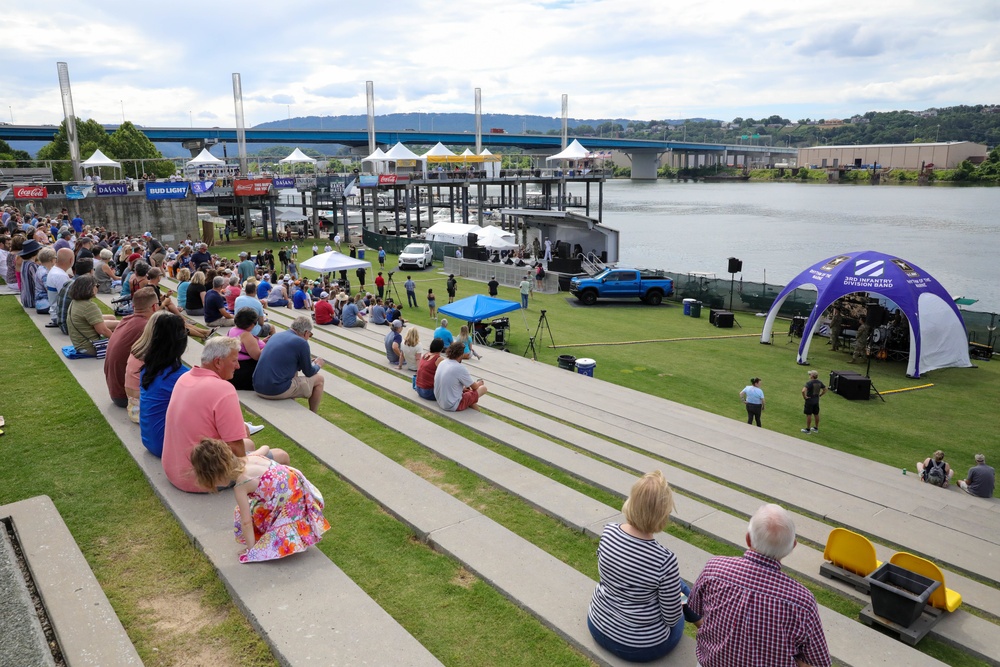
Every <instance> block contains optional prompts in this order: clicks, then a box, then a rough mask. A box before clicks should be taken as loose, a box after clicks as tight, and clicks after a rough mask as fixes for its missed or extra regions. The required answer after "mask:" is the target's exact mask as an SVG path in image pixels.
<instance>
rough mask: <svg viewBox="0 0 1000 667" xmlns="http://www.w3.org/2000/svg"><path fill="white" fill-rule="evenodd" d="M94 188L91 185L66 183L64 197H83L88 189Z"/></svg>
mask: <svg viewBox="0 0 1000 667" xmlns="http://www.w3.org/2000/svg"><path fill="white" fill-rule="evenodd" d="M93 189H94V186H93V185H69V184H67V185H66V199H85V198H86V197H87V195H89V194H90V191H91V190H93Z"/></svg>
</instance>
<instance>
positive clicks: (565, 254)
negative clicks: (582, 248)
mask: <svg viewBox="0 0 1000 667" xmlns="http://www.w3.org/2000/svg"><path fill="white" fill-rule="evenodd" d="M556 252H557V253H558V256H559V259H569V244H568V243H566V242H564V241H559V242H558V243H557V244H556Z"/></svg>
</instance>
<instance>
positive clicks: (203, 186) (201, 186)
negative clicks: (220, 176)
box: [191, 181, 215, 195]
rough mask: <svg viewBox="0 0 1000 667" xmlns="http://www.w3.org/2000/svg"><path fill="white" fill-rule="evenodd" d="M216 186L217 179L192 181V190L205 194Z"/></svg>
mask: <svg viewBox="0 0 1000 667" xmlns="http://www.w3.org/2000/svg"><path fill="white" fill-rule="evenodd" d="M214 187H215V181H191V192H193V193H195V194H196V195H203V194H205V193H206V192H210V191H211V190H212V188H214Z"/></svg>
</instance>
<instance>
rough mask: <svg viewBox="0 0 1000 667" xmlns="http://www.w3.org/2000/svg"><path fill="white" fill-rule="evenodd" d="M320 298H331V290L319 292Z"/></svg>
mask: <svg viewBox="0 0 1000 667" xmlns="http://www.w3.org/2000/svg"><path fill="white" fill-rule="evenodd" d="M319 298H321V299H329V298H330V293H329V292H320V293H319Z"/></svg>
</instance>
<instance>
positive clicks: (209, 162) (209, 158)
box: [188, 148, 226, 167]
mask: <svg viewBox="0 0 1000 667" xmlns="http://www.w3.org/2000/svg"><path fill="white" fill-rule="evenodd" d="M188 164H189V165H190V166H192V167H200V166H206V167H208V166H221V165H224V164H226V163H225V162H223V161H222V160H220V159H219V158H217V157H215V156H214V155H212V154H211V153H209V152H208V149H207V148H202V149H201V152H200V153H198V157H196V158H194V159H192V160H191V161H189V162H188Z"/></svg>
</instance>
